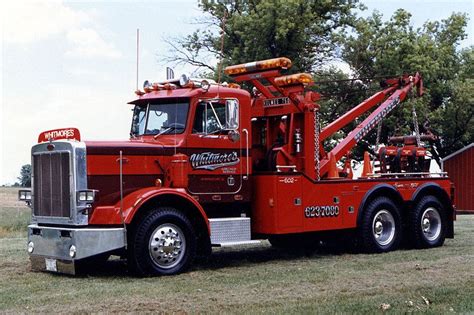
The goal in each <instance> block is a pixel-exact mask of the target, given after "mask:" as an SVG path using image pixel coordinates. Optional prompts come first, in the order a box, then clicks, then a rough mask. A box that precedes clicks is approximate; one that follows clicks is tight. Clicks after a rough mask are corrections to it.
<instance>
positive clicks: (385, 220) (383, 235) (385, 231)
mask: <svg viewBox="0 0 474 315" xmlns="http://www.w3.org/2000/svg"><path fill="white" fill-rule="evenodd" d="M372 233H373V235H374V238H375V241H376V242H377V243H378V244H379V245H381V246H386V245H388V244H390V243H391V242H392V241H393V239H394V237H395V219H394V218H393V215H392V214H391V213H390V212H389V211H387V210H385V209H384V210H380V211H379V212H377V213H376V214H375V216H374V220H373V222H372Z"/></svg>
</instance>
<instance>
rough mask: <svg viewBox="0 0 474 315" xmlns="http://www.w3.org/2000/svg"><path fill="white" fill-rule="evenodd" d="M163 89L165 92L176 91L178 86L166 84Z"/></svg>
mask: <svg viewBox="0 0 474 315" xmlns="http://www.w3.org/2000/svg"><path fill="white" fill-rule="evenodd" d="M163 88H164V89H165V90H175V89H176V84H173V83H165V84H164V85H163Z"/></svg>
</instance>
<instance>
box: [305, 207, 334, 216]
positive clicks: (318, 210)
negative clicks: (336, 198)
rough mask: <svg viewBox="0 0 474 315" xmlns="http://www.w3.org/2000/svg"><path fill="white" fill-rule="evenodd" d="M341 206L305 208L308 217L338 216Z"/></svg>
mask: <svg viewBox="0 0 474 315" xmlns="http://www.w3.org/2000/svg"><path fill="white" fill-rule="evenodd" d="M338 215H339V206H310V207H306V208H305V209H304V216H305V217H306V218H324V217H337V216H338Z"/></svg>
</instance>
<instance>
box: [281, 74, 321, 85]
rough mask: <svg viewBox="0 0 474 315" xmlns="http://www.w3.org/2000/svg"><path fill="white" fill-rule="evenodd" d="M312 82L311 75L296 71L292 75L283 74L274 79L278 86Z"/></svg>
mask: <svg viewBox="0 0 474 315" xmlns="http://www.w3.org/2000/svg"><path fill="white" fill-rule="evenodd" d="M312 82H313V77H312V76H311V74H309V73H297V74H292V75H285V76H282V77H278V78H276V79H275V84H276V85H278V86H286V85H294V84H308V83H312Z"/></svg>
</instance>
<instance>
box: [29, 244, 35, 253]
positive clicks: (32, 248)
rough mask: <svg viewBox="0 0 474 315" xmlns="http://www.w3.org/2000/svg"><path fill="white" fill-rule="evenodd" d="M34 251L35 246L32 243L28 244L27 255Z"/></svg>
mask: <svg viewBox="0 0 474 315" xmlns="http://www.w3.org/2000/svg"><path fill="white" fill-rule="evenodd" d="M34 250H35V244H34V243H33V242H28V253H30V254H31V253H33V251H34Z"/></svg>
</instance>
